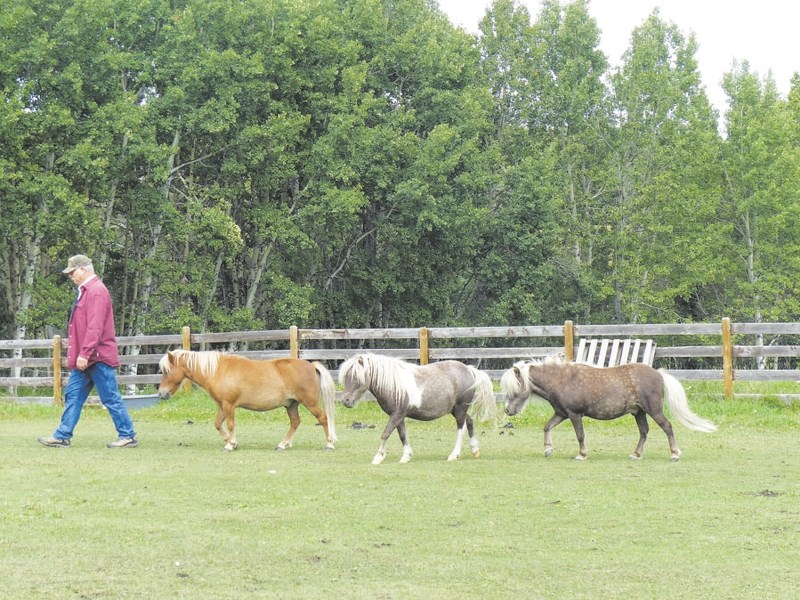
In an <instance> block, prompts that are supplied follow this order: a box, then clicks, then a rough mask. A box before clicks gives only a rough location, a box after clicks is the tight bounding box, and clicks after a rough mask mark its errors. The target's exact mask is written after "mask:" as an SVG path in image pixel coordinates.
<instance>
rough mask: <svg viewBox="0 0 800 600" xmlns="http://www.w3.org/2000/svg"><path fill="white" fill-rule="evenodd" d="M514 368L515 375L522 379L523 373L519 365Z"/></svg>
mask: <svg viewBox="0 0 800 600" xmlns="http://www.w3.org/2000/svg"><path fill="white" fill-rule="evenodd" d="M512 368H513V369H514V375H515V376H516V378H517V379H522V373H521V372H520V370H519V367H512Z"/></svg>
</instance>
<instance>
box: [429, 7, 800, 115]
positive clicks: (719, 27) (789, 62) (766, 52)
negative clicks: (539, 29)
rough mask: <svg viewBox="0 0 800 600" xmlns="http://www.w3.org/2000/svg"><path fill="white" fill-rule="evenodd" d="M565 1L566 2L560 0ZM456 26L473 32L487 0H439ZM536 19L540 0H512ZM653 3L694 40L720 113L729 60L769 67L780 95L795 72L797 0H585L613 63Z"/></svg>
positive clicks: (798, 63)
mask: <svg viewBox="0 0 800 600" xmlns="http://www.w3.org/2000/svg"><path fill="white" fill-rule="evenodd" d="M562 1H563V2H564V3H566V2H567V0H562ZM438 2H439V7H440V8H441V10H442V12H444V13H445V14H446V15H448V16H449V17H450V21H452V22H453V23H454V24H455V25H460V26H463V27H464V28H465V29H466V30H467V31H470V32H472V33H477V31H478V22H479V21H480V20H481V19H482V18H483V15H484V13H485V11H486V7H487V6H489V5H490V3H491V2H490V0H438ZM517 2H518V3H520V4H524V5H525V6H526V7H527V8H528V12H529V13H530V14H531V21H535V20H536V18H537V17H538V15H539V11H540V9H541V2H540V0H517ZM655 7H659V10H660V13H659V14H660V15H661V18H662V19H663V20H664V21H667V22H672V23H674V24H675V25H676V26H677V27H678V29H680V30H681V32H682V33H683V34H684V35H685V36H688V35H689V33H694V35H695V38H696V40H697V43H698V46H699V47H698V50H697V55H696V58H697V63H698V67H699V69H700V74H701V77H702V79H703V83H704V84H705V88H706V94H707V95H708V98H709V100H710V101H711V103H712V104H713V105H714V106H715V107H716V108H717V109H718V110H719V111H720V114H722V113H723V111H724V108H725V94H724V93H723V91H722V88H721V86H720V83H721V81H722V76H723V74H724V73H727V72H729V71H730V70H731V68H732V65H733V61H734V60H738V61H739V62H741V61H743V60H747V61H748V62H749V63H750V69H751V71H755V72H757V73H758V74H759V75H760V76H761V78H762V79H763V78H764V77H765V76H766V75H767V73H768V72H769V71H772V76H773V79H774V80H775V83H776V84H777V86H778V89H779V90H780V92H781V93H782V94H784V96H785V95H786V94H787V93H788V91H789V83H790V80H791V77H792V74H793V73H794V72H796V71H800V31H798V29H799V28H800V2H797V0H759V1H758V2H753V1H752V0H749V1H745V0H740V1H737V0H660V1H654V0H590V2H589V13H590V14H591V15H592V16H593V17H594V18H595V20H596V21H597V24H598V27H599V28H600V31H601V42H600V48H601V50H602V51H603V52H604V53H605V54H606V56H607V57H608V59H609V62H611V64H612V65H617V64H618V63H619V60H620V58H621V56H622V54H623V53H624V52H625V50H627V48H628V46H629V44H630V36H631V32H632V31H633V29H634V28H635V27H638V26H639V25H641V24H642V23H643V22H644V20H645V19H646V18H647V17H648V16H649V15H650V13H651V12H652V10H653V9H654V8H655Z"/></svg>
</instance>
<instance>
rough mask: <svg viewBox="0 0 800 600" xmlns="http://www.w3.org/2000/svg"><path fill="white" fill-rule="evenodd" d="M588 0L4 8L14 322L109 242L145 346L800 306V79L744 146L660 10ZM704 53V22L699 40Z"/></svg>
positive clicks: (688, 46) (45, 318)
mask: <svg viewBox="0 0 800 600" xmlns="http://www.w3.org/2000/svg"><path fill="white" fill-rule="evenodd" d="M599 38H600V32H599V30H598V27H597V24H596V22H595V21H594V19H593V18H592V17H591V16H590V14H589V3H588V2H586V1H585V0H575V1H573V2H560V1H558V0H548V1H546V2H543V3H542V4H541V10H540V12H539V14H538V15H531V14H529V13H528V11H527V10H526V8H525V7H524V6H522V5H520V4H519V3H517V2H513V1H511V0H495V1H494V2H492V3H491V4H490V5H489V6H488V7H487V11H486V14H485V17H484V19H483V21H482V22H481V29H480V34H479V35H478V36H472V35H469V34H467V33H465V32H464V31H462V30H460V29H458V28H455V27H453V26H452V25H451V24H450V23H448V21H447V20H446V18H445V17H444V15H443V14H442V13H441V12H440V11H439V10H437V9H436V7H435V4H431V3H430V2H428V1H426V0H356V1H349V2H342V1H341V0H322V1H320V2H292V1H289V0H248V1H247V2H238V3H231V2H226V1H224V0H211V1H209V0H170V1H168V0H137V2H127V1H123V0H100V1H97V2H89V1H87V0H69V1H67V2H50V1H47V0H19V1H16V2H12V3H11V4H10V5H9V6H8V7H4V10H3V11H2V14H1V15H0V85H1V86H2V88H3V92H4V97H5V101H4V102H3V103H2V104H0V145H2V147H3V153H2V156H0V234H2V235H0V281H2V285H0V290H2V294H0V337H28V336H37V335H42V334H43V333H44V332H45V331H47V330H49V329H52V328H60V327H62V326H63V323H62V321H63V314H64V310H66V307H68V306H69V302H70V297H71V295H72V292H73V290H72V288H71V286H70V285H69V284H68V283H67V282H63V279H61V278H60V275H59V271H60V267H59V265H62V264H63V261H64V260H65V258H66V257H67V256H69V255H70V254H73V253H77V252H81V253H86V254H89V255H91V256H92V257H93V258H94V260H95V264H96V265H97V266H98V270H99V272H100V273H101V274H102V276H103V277H104V279H105V280H106V283H107V284H108V285H109V288H110V289H111V290H112V293H113V294H114V300H115V307H116V310H117V313H118V314H117V324H118V327H119V330H120V333H121V334H131V335H135V334H139V333H154V332H160V331H175V330H176V329H178V328H179V327H181V326H183V325H187V324H188V325H191V326H192V327H193V328H196V329H201V330H209V329H219V328H223V329H226V328H237V327H243V328H277V327H284V326H286V325H289V324H297V325H301V326H319V327H356V326H359V327H380V326H420V325H442V326H444V325H477V324H491V325H495V324H498V323H510V324H530V323H558V322H562V321H563V320H565V319H577V320H579V321H581V322H609V321H626V322H636V321H652V322H659V321H660V322H666V321H669V322H671V321H681V320H713V321H716V320H718V319H719V318H721V317H722V316H731V317H733V318H736V319H743V320H794V319H796V318H797V315H798V313H800V305H798V303H797V300H796V298H797V297H798V296H800V294H798V293H797V292H798V290H797V285H796V279H797V278H796V276H795V275H796V272H797V270H798V267H799V266H800V265H798V264H796V263H797V259H796V257H797V256H800V252H797V251H796V250H797V249H798V248H796V247H797V246H798V242H797V235H796V234H795V229H796V228H795V227H794V224H795V223H796V221H797V217H798V214H797V213H798V209H797V206H796V202H795V199H796V198H797V197H798V193H797V192H798V190H797V189H796V188H797V181H800V177H798V176H797V175H798V164H799V163H798V154H797V148H798V139H800V133H798V132H800V117H798V115H800V109H798V106H800V104H799V103H798V97H799V96H798V93H797V89H798V85H797V82H796V81H795V82H793V88H792V93H791V94H790V97H789V98H788V99H783V98H781V97H780V96H779V95H778V94H777V92H776V89H775V85H774V82H772V81H770V80H769V79H766V80H764V81H763V82H762V81H759V80H758V78H757V77H756V76H755V75H753V74H751V73H750V72H749V69H748V67H747V66H746V63H745V64H744V65H743V66H742V67H737V68H736V69H734V71H733V72H732V73H730V74H729V76H728V78H727V79H726V90H727V92H728V95H729V99H730V102H731V110H730V111H729V112H728V113H727V114H726V115H724V119H725V120H724V124H725V137H723V136H720V134H719V133H718V131H717V129H718V128H717V122H716V121H717V115H716V114H714V111H713V110H712V109H711V107H710V105H709V103H708V100H707V98H706V96H705V92H704V90H703V89H702V86H701V85H700V78H699V73H698V70H697V64H696V60H695V53H696V49H697V44H698V41H696V40H695V39H694V37H693V36H691V35H689V36H686V35H684V34H683V33H682V31H681V30H680V29H679V28H678V26H677V25H675V24H672V23H669V22H666V21H664V20H663V19H662V18H661V17H660V15H659V13H658V12H657V11H656V12H654V13H653V14H652V15H650V16H649V17H648V18H647V19H646V20H645V21H644V23H642V25H641V26H640V27H639V28H637V30H636V31H635V32H634V35H633V37H632V39H631V44H630V47H629V48H628V51H627V52H626V54H625V57H624V62H623V64H622V66H621V67H620V68H619V69H618V70H616V71H614V72H611V71H609V66H608V60H607V57H605V56H604V55H603V53H602V52H601V51H600V49H599ZM701 41H702V40H701Z"/></svg>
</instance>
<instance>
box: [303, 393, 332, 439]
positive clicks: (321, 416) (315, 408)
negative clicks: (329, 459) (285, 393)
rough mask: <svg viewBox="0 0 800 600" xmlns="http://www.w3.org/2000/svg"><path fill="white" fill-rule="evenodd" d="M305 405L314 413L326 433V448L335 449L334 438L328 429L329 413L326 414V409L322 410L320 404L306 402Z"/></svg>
mask: <svg viewBox="0 0 800 600" xmlns="http://www.w3.org/2000/svg"><path fill="white" fill-rule="evenodd" d="M304 406H305V407H306V408H307V409H308V412H310V413H311V414H312V415H314V416H315V417H316V419H317V421H319V424H320V425H322V430H323V432H324V433H325V441H326V442H327V446H326V448H327V449H328V450H334V446H333V440H332V439H331V434H330V430H329V429H328V415H326V414H325V411H324V410H322V409H321V408H320V407H319V405H318V404H312V403H308V404H304Z"/></svg>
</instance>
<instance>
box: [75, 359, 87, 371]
mask: <svg viewBox="0 0 800 600" xmlns="http://www.w3.org/2000/svg"><path fill="white" fill-rule="evenodd" d="M75 366H76V367H78V370H79V371H85V370H86V367H88V366H89V361H88V360H87V359H85V358H83V357H82V356H79V357H78V360H76V361H75Z"/></svg>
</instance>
